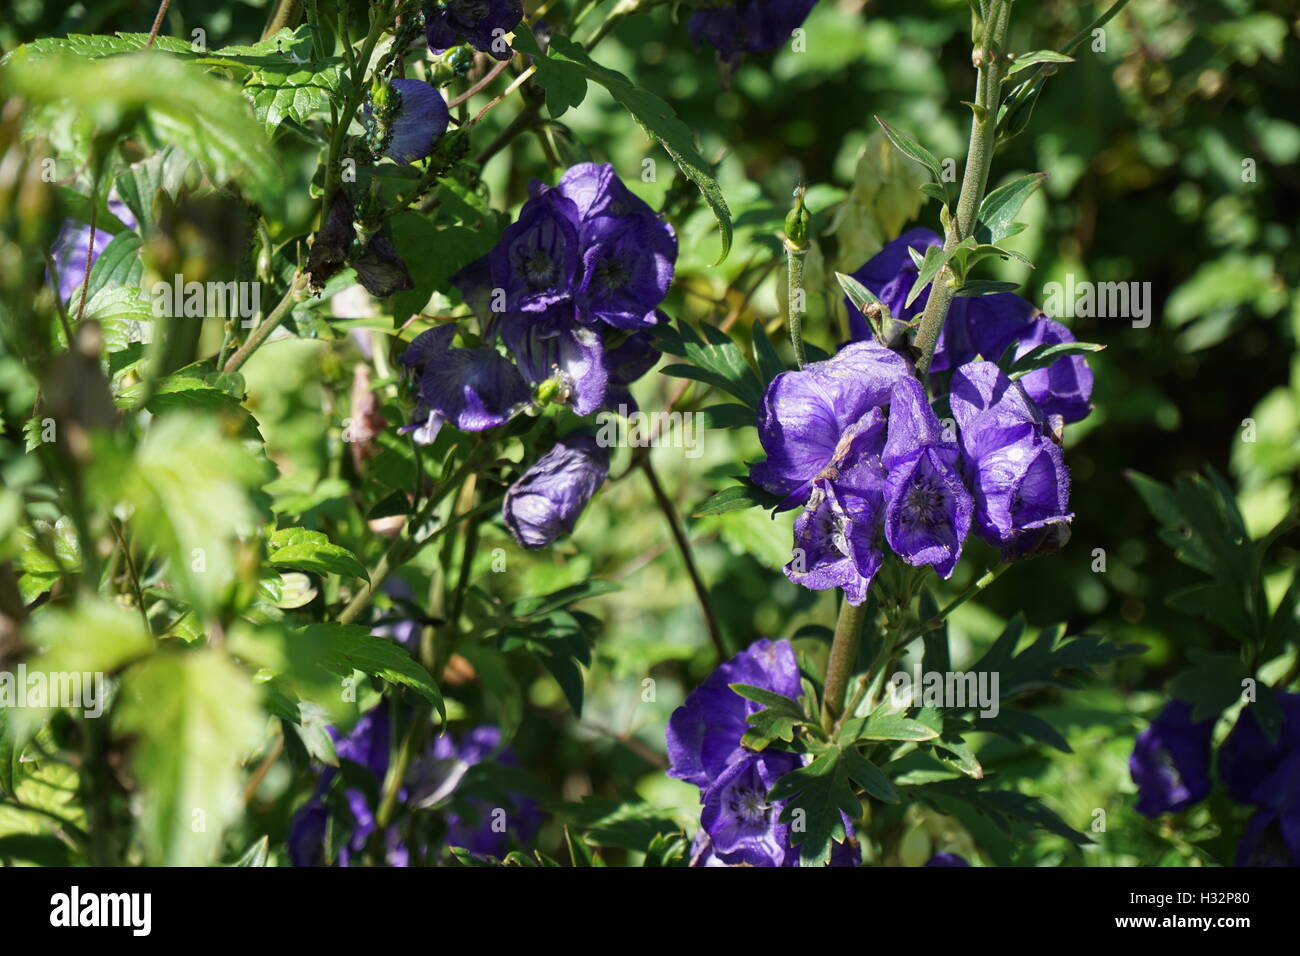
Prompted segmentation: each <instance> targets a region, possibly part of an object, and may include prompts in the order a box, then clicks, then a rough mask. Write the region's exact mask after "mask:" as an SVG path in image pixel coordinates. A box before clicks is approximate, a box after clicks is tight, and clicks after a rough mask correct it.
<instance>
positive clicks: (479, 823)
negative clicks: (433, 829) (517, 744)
mask: <svg viewBox="0 0 1300 956" xmlns="http://www.w3.org/2000/svg"><path fill="white" fill-rule="evenodd" d="M485 762H492V763H498V764H501V765H502V766H507V767H517V766H518V765H519V761H518V759H517V758H516V757H515V755H514V752H513V751H512V750H511V749H510V748H509V747H503V746H502V739H501V729H500V728H499V727H493V726H491V725H484V726H481V727H475V728H474V729H473V730H471V731H469V732H468V733H466V734H465V735H464V736H463V737H462V738H461V739H460V742H459V744H458V743H457V742H456V741H455V740H454V739H453V738H452V736H451V735H450V734H443V735H442V736H440V737H438V738H437V739H436V740H435V741H434V743H433V746H432V748H431V749H430V752H429V755H428V757H427V758H426V759H425V760H423V761H421V762H420V764H419V765H417V767H416V768H415V770H414V772H413V774H412V784H411V790H412V794H411V797H412V800H413V801H414V802H416V803H417V804H420V805H422V806H429V805H431V804H434V803H437V802H440V801H442V800H444V799H447V798H448V797H450V796H452V794H454V793H455V792H456V790H457V788H458V787H459V786H460V784H461V781H462V780H463V779H464V776H465V773H466V771H468V770H469V768H470V767H473V766H476V765H477V764H480V763H485ZM462 802H463V803H464V806H463V807H462V810H464V811H467V812H457V811H456V810H451V809H449V810H448V811H447V813H446V823H447V835H446V844H447V845H448V846H454V847H461V848H462V849H465V850H468V851H469V852H470V853H472V854H474V855H475V856H493V857H498V858H500V857H502V856H504V855H505V853H506V851H507V850H508V849H509V847H510V843H511V840H512V838H513V839H514V840H515V841H516V842H518V843H520V844H524V843H527V842H528V841H530V840H531V839H532V838H533V837H534V836H535V835H536V834H537V829H538V827H539V825H540V824H541V810H540V808H539V807H538V805H537V802H536V801H535V800H532V799H529V798H528V797H525V796H523V795H521V794H505V795H504V797H503V799H502V803H503V805H502V806H500V807H496V806H492V805H491V804H490V803H489V802H487V801H486V800H484V799H483V798H481V797H468V798H466V799H465V800H464V801H462ZM498 810H500V811H504V818H503V819H502V820H501V821H500V822H503V823H504V824H505V827H504V828H499V827H498V825H497V823H498V820H497V815H496V811H498Z"/></svg>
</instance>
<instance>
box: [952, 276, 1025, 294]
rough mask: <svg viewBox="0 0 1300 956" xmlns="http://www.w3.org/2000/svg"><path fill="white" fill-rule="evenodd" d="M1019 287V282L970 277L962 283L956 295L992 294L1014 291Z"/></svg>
mask: <svg viewBox="0 0 1300 956" xmlns="http://www.w3.org/2000/svg"><path fill="white" fill-rule="evenodd" d="M1019 288H1020V283H1019V282H999V281H996V280H993V279H972V280H970V281H969V282H965V283H963V284H962V286H961V288H960V289H958V290H957V295H962V296H977V295H994V294H995V293H998V292H1015V291H1016V290H1017V289H1019Z"/></svg>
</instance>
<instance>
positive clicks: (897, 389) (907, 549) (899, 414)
mask: <svg viewBox="0 0 1300 956" xmlns="http://www.w3.org/2000/svg"><path fill="white" fill-rule="evenodd" d="M959 455H960V452H959V450H958V448H957V442H956V441H955V440H952V439H945V438H944V435H943V429H942V427H941V426H940V424H939V420H938V419H937V418H936V417H935V414H934V411H933V410H932V409H931V408H930V402H929V400H928V399H927V398H926V395H925V389H924V388H923V387H922V386H921V383H920V382H918V381H917V380H916V379H914V378H910V377H908V378H904V379H901V380H899V382H898V383H897V384H895V385H894V394H893V400H892V402H891V403H890V407H889V432H888V437H887V439H886V441H885V450H884V453H883V454H882V455H881V461H882V463H883V464H884V466H885V467H886V468H887V469H889V474H888V477H887V478H886V480H885V502H886V505H885V538H886V540H888V541H889V546H890V548H892V549H893V551H894V553H895V554H897V555H898V556H899V557H900V558H902V559H903V560H904V561H906V562H907V563H908V564H910V565H913V566H914V567H919V566H921V565H923V564H929V565H932V566H933V567H934V570H935V573H936V574H938V575H939V576H940V577H942V578H947V577H949V576H950V575H951V574H952V570H953V568H954V567H956V565H957V561H958V560H959V559H960V558H961V546H962V542H964V541H965V540H966V535H967V533H968V532H969V531H970V523H971V510H972V503H971V496H970V492H968V491H967V490H966V486H965V485H964V484H962V479H961V475H960V473H959V471H958V458H959Z"/></svg>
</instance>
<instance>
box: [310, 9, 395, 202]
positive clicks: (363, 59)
mask: <svg viewBox="0 0 1300 956" xmlns="http://www.w3.org/2000/svg"><path fill="white" fill-rule="evenodd" d="M391 20H392V13H391V11H390V12H389V13H388V14H386V15H381V14H379V13H377V12H374V13H372V15H371V20H370V31H369V32H368V33H367V34H366V39H365V42H364V43H363V44H362V45H361V56H359V57H357V58H355V59H351V60H350V61H349V65H350V67H351V69H350V70H349V74H348V75H349V78H350V81H351V82H350V89H349V90H348V96H347V99H345V100H344V101H343V111H342V112H341V113H339V121H338V123H337V125H335V127H334V132H333V134H332V135H331V136H330V145H329V151H328V152H327V153H326V155H325V189H324V196H323V198H322V200H321V224H322V225H323V224H324V223H325V218H326V217H327V216H328V215H329V208H330V201H331V200H332V199H333V198H334V191H335V190H336V189H338V185H339V154H340V153H341V152H342V151H343V140H344V139H346V138H347V134H348V127H349V126H351V125H352V117H353V116H355V115H356V112H357V110H358V109H359V108H360V106H361V101H362V100H363V99H364V98H365V95H366V85H365V79H366V69H367V68H368V67H369V66H370V57H371V56H372V55H373V54H374V52H375V45H376V44H377V43H378V42H379V37H380V36H381V35H382V34H383V32H384V28H385V27H387V26H388V24H389V23H390V22H391ZM343 46H344V48H345V49H346V50H349V51H350V49H351V47H350V42H349V40H348V37H347V35H346V34H345V35H344V36H343Z"/></svg>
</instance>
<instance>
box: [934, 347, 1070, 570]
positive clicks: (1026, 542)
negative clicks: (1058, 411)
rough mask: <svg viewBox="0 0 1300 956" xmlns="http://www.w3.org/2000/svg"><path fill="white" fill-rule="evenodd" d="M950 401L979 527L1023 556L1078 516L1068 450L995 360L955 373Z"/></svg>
mask: <svg viewBox="0 0 1300 956" xmlns="http://www.w3.org/2000/svg"><path fill="white" fill-rule="evenodd" d="M951 387H952V390H951V392H950V393H949V398H948V400H949V406H950V407H951V409H952V414H953V417H954V418H955V419H956V421H957V424H958V426H959V428H960V429H961V443H962V450H963V452H964V455H965V462H966V473H967V479H968V480H969V481H970V484H971V488H972V490H973V491H974V495H975V524H976V527H977V528H978V529H979V532H980V535H981V536H982V537H984V538H985V539H986V540H987V541H989V542H990V543H991V544H996V545H998V546H1000V547H1001V548H1002V549H1003V552H1004V557H1008V558H1010V557H1017V556H1022V555H1024V554H1028V553H1031V552H1032V551H1033V550H1034V549H1035V548H1037V547H1040V546H1041V544H1042V539H1044V538H1046V537H1047V536H1048V535H1049V534H1052V533H1054V532H1056V531H1057V530H1059V529H1060V528H1063V527H1064V526H1066V525H1067V524H1068V522H1069V521H1070V520H1071V519H1072V518H1073V517H1074V516H1073V515H1072V514H1071V513H1070V511H1069V502H1070V476H1069V472H1068V471H1066V468H1065V456H1064V455H1063V454H1062V452H1061V449H1060V446H1058V445H1057V444H1056V443H1055V442H1054V441H1052V439H1051V438H1050V437H1048V436H1047V435H1046V434H1045V432H1044V423H1043V420H1042V416H1041V414H1040V413H1039V410H1038V408H1037V406H1035V405H1034V403H1033V402H1032V401H1031V400H1030V398H1029V397H1028V396H1027V395H1026V394H1025V391H1024V389H1023V388H1022V387H1021V386H1020V384H1019V383H1018V382H1012V381H1011V380H1010V379H1009V378H1008V377H1007V376H1006V375H1005V374H1004V373H1003V372H1002V370H1001V369H999V368H998V367H997V366H996V365H995V364H993V363H992V362H969V363H967V364H965V365H963V366H962V367H961V368H959V369H957V371H955V372H954V373H953V376H952V383H951Z"/></svg>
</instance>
